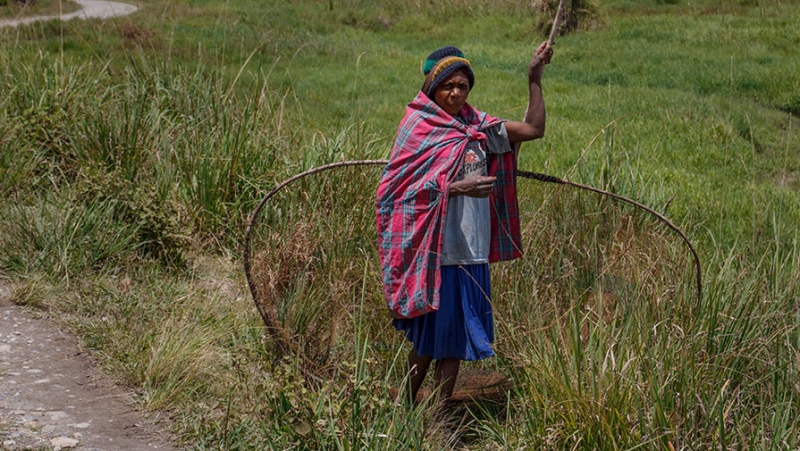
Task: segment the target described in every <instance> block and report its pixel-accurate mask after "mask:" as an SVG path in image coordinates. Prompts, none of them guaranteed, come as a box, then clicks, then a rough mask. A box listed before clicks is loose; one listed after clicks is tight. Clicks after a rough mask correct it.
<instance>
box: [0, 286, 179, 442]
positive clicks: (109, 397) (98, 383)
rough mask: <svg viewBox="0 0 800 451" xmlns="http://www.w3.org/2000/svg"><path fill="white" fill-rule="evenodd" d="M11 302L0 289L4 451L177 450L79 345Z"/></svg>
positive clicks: (50, 323) (0, 436)
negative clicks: (71, 450) (66, 450)
mask: <svg viewBox="0 0 800 451" xmlns="http://www.w3.org/2000/svg"><path fill="white" fill-rule="evenodd" d="M9 295H10V289H9V287H8V286H3V285H2V284H0V450H9V451H11V450H65V449H75V450H83V451H139V450H142V451H144V450H148V451H149V450H165V451H175V450H177V449H178V448H176V447H174V446H173V445H172V444H171V443H170V437H169V434H167V433H166V432H165V431H164V430H163V429H162V428H161V427H159V426H158V425H157V424H155V423H154V421H155V419H149V420H148V419H147V418H145V416H144V415H143V414H142V412H140V411H137V410H136V409H135V407H134V404H133V397H132V393H131V391H130V390H126V389H125V388H124V387H120V386H118V385H115V384H114V383H113V381H112V380H111V378H110V377H108V376H107V375H104V374H103V373H101V372H100V371H99V370H98V368H97V367H96V365H95V364H94V362H93V360H92V359H91V357H90V356H89V355H88V354H87V353H86V352H84V351H83V350H81V348H80V347H79V346H78V344H77V342H76V340H75V339H74V337H71V336H70V335H68V334H66V333H64V332H62V331H61V330H60V329H59V327H58V326H57V325H56V324H55V323H54V322H53V321H50V320H48V318H47V317H46V316H43V315H42V314H41V313H40V312H34V311H29V310H26V309H24V308H23V307H20V306H17V305H13V304H12V303H11V302H10V301H9V300H8V298H9ZM37 313H38V315H37Z"/></svg>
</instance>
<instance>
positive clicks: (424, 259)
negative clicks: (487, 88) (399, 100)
mask: <svg viewBox="0 0 800 451" xmlns="http://www.w3.org/2000/svg"><path fill="white" fill-rule="evenodd" d="M461 116H462V118H464V119H465V121H466V123H467V124H469V125H465V124H463V123H461V122H459V121H458V120H456V119H454V118H453V117H452V116H450V115H449V114H447V113H446V112H445V111H444V110H442V109H441V108H440V107H439V106H438V105H436V104H435V103H434V102H433V101H432V100H431V99H430V98H428V96H426V95H425V94H424V93H423V92H420V93H419V94H418V95H417V97H416V98H415V99H414V100H413V101H412V102H411V103H410V104H408V106H407V108H406V115H405V117H404V118H403V120H402V121H401V122H400V126H399V127H398V130H397V136H396V138H395V142H394V146H393V147H392V152H391V155H390V158H389V164H388V165H387V166H386V168H385V169H384V171H383V175H382V177H381V182H380V185H379V186H378V193H377V202H376V213H377V218H376V222H377V226H378V249H379V252H380V259H381V267H382V269H383V290H384V296H385V298H386V303H387V306H388V307H389V311H390V313H391V315H392V316H393V317H394V318H413V317H415V316H419V315H423V314H425V313H428V312H431V311H434V310H437V309H438V308H439V285H440V282H441V276H440V271H439V268H440V254H441V250H442V239H443V235H444V233H443V232H444V218H445V213H446V211H447V202H448V194H447V193H448V191H449V188H450V183H451V182H452V181H453V180H454V179H455V177H456V174H457V172H458V169H459V167H460V166H461V165H462V158H463V154H464V151H465V149H466V147H467V143H468V142H470V141H477V140H485V139H486V135H485V134H483V133H482V132H481V131H480V130H484V129H486V128H487V127H490V126H493V125H495V124H497V123H498V122H500V121H499V120H498V119H496V118H493V117H491V116H489V115H488V114H486V113H483V112H480V111H478V110H476V109H474V108H472V107H471V106H469V105H465V106H464V108H463V109H462V110H461ZM487 158H488V159H489V165H488V171H489V175H493V176H496V177H497V182H496V183H495V188H494V193H493V194H492V196H491V197H490V209H491V212H492V218H491V224H492V241H491V248H490V254H489V261H491V262H495V261H502V260H511V259H514V258H517V257H519V256H520V255H521V249H522V247H521V239H520V227H519V213H518V209H517V193H516V179H515V175H514V171H515V170H516V152H508V153H505V154H500V155H494V154H488V155H487Z"/></svg>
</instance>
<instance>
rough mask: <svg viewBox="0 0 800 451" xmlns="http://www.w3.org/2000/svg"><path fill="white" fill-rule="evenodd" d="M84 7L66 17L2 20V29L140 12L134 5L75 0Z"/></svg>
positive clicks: (0, 24) (65, 15) (53, 16)
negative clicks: (43, 22)
mask: <svg viewBox="0 0 800 451" xmlns="http://www.w3.org/2000/svg"><path fill="white" fill-rule="evenodd" d="M75 3H77V4H79V5H81V6H82V8H81V9H80V10H79V11H75V12H72V13H69V14H64V15H60V16H59V15H57V14H56V15H51V16H34V17H25V18H20V19H10V20H0V27H16V26H18V25H25V24H29V23H32V22H36V21H40V20H53V19H59V18H60V19H61V20H71V19H76V18H77V19H84V20H86V19H108V18H111V17H119V16H126V15H128V14H132V13H134V12H136V11H138V10H139V8H138V7H136V6H134V5H129V4H127V3H119V2H105V1H99V0H75Z"/></svg>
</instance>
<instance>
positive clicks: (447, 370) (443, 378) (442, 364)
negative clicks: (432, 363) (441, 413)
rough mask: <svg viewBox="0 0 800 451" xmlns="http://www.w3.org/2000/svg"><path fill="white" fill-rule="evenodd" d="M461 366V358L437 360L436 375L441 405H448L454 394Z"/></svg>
mask: <svg viewBox="0 0 800 451" xmlns="http://www.w3.org/2000/svg"><path fill="white" fill-rule="evenodd" d="M460 366H461V360H460V359H442V360H437V361H436V370H435V371H436V372H435V374H434V377H435V382H436V386H437V387H438V388H439V406H440V407H446V406H447V403H448V402H449V401H450V398H451V397H452V396H453V389H454V388H455V386H456V378H457V377H458V369H459V368H460Z"/></svg>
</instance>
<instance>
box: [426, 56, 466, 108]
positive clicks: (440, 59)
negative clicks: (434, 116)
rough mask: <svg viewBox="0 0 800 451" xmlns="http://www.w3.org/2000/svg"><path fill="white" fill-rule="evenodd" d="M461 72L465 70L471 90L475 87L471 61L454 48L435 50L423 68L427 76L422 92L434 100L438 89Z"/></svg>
mask: <svg viewBox="0 0 800 451" xmlns="http://www.w3.org/2000/svg"><path fill="white" fill-rule="evenodd" d="M459 70H463V71H464V72H465V73H466V74H467V79H468V80H469V89H470V90H471V89H472V86H473V85H475V75H474V74H473V73H472V66H470V64H469V61H467V59H466V58H464V53H463V52H461V50H459V49H458V48H456V47H452V46H450V47H443V48H441V49H439V50H435V51H434V52H433V53H431V54H430V55H428V59H426V60H425V65H424V66H423V67H422V72H423V73H424V74H425V83H424V84H423V85H422V92H424V93H425V94H426V95H427V96H428V97H431V98H432V97H433V93H434V92H436V87H437V86H439V84H440V83H441V82H442V81H444V80H445V79H446V78H447V77H449V76H451V75H453V74H454V73H456V72H457V71H459Z"/></svg>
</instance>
